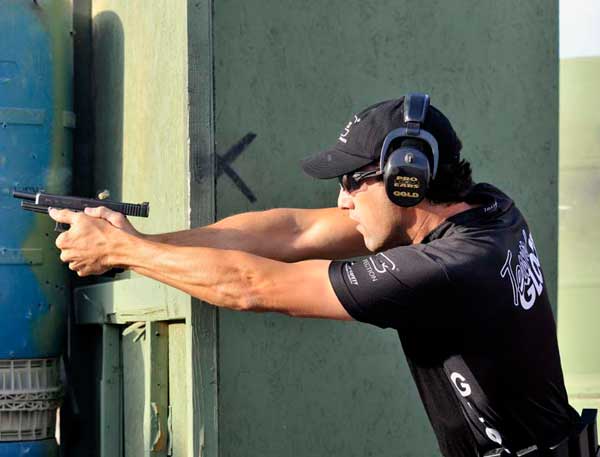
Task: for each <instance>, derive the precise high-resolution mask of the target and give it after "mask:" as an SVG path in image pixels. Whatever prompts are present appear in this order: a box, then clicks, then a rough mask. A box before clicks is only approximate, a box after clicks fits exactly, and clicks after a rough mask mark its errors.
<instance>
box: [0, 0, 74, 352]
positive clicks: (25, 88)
mask: <svg viewBox="0 0 600 457" xmlns="http://www.w3.org/2000/svg"><path fill="white" fill-rule="evenodd" d="M70 21H71V4H70V2H68V1H63V0H47V1H40V2H38V3H37V4H36V3H34V2H30V1H26V2H23V1H10V0H7V1H4V2H3V14H2V17H1V18H0V29H2V31H3V36H4V37H7V39H8V40H10V46H4V47H3V48H2V49H1V50H0V61H3V62H5V65H3V67H2V68H3V70H2V71H1V75H0V87H1V89H2V90H0V107H1V108H2V110H1V111H0V118H2V120H1V121H0V123H1V125H2V128H1V129H0V157H1V159H0V172H1V173H0V211H1V212H2V217H3V219H5V220H10V221H11V222H12V223H11V224H8V225H6V226H5V229H4V231H3V237H2V241H0V245H1V246H2V247H3V248H4V249H6V251H5V254H6V253H7V252H8V251H12V252H13V253H14V252H15V251H19V252H20V253H21V256H22V259H23V260H24V262H23V263H25V264H26V266H20V265H18V262H16V260H18V259H17V257H18V256H17V257H13V258H12V260H11V259H10V258H9V257H10V256H8V257H7V256H6V255H4V256H0V268H1V269H2V277H1V278H0V281H1V285H0V287H1V289H2V293H1V294H0V303H1V305H2V307H3V312H5V313H6V314H8V315H10V316H13V318H12V319H8V320H4V321H3V322H4V324H0V334H1V335H2V337H3V338H2V341H3V347H2V348H0V357H10V358H18V357H21V358H26V357H47V356H56V355H58V354H60V352H61V350H62V344H63V338H64V325H65V318H66V316H65V311H66V309H65V308H66V304H67V303H68V300H69V293H68V276H67V272H66V269H65V268H64V267H63V266H62V265H61V263H60V261H59V259H58V252H57V250H56V248H54V246H53V240H54V233H53V231H52V227H53V225H51V223H50V221H49V220H48V218H45V217H43V216H40V215H33V214H30V213H25V212H23V211H22V210H21V209H20V207H19V205H18V202H16V201H15V200H14V199H12V198H11V195H10V191H11V189H12V188H14V187H21V186H24V187H32V188H44V189H46V190H48V191H50V192H67V191H68V190H69V188H70V184H71V181H70V178H71V176H70V161H71V131H70V129H67V128H65V127H64V122H63V113H64V112H65V111H71V110H72V100H71V98H72V97H71V93H70V91H71V89H72V75H71V73H72V66H71V58H70V50H71V49H72V43H71V35H70V31H71V27H70ZM3 260H4V261H3ZM27 264H28V265H27Z"/></svg>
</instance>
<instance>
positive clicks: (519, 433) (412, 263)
mask: <svg viewBox="0 0 600 457" xmlns="http://www.w3.org/2000/svg"><path fill="white" fill-rule="evenodd" d="M466 202H467V203H470V204H475V205H480V206H478V207H476V208H472V209H470V210H467V211H464V212H462V213H459V214H457V215H455V216H452V217H450V218H448V219H447V220H445V221H444V222H443V223H442V224H441V225H439V226H438V227H437V228H436V229H435V230H433V231H432V232H431V233H430V234H429V235H428V236H427V237H426V238H425V239H424V240H423V241H422V243H420V244H415V245H409V246H399V247H396V248H393V249H390V250H388V251H385V252H380V253H377V254H374V255H370V256H366V257H362V258H359V259H354V260H352V261H333V262H332V263H331V265H330V267H329V275H330V279H331V283H332V285H333V288H334V290H335V293H336V295H337V296H338V298H339V300H340V301H341V303H342V304H343V306H344V308H346V310H347V311H348V313H349V314H350V315H351V316H352V317H353V318H354V319H356V320H358V321H362V322H367V323H370V324H373V325H376V326H379V327H382V328H388V327H391V328H394V329H396V330H397V331H398V334H399V336H400V341H401V343H402V347H403V350H404V353H405V355H406V358H407V361H408V365H409V367H410V369H411V372H412V375H413V378H414V380H415V383H416V386H417V389H418V391H419V394H420V396H421V399H422V401H423V404H424V406H425V410H426V412H427V415H428V417H429V420H430V421H431V424H432V426H433V430H434V432H435V434H436V437H437V439H438V443H439V446H440V449H441V451H442V453H443V455H444V456H446V457H476V456H479V455H481V454H483V452H485V451H487V450H490V449H494V448H497V447H499V441H502V444H503V445H505V446H507V447H509V448H513V449H522V448H524V447H527V446H530V445H532V444H538V445H542V446H548V445H553V444H557V443H558V442H559V441H560V440H561V439H562V438H563V437H565V436H566V435H568V434H569V433H570V432H571V431H572V430H573V428H574V426H575V424H576V423H577V422H578V420H579V415H578V414H577V412H576V411H575V410H574V409H573V408H572V407H571V406H570V405H569V403H568V399H567V394H566V390H565V386H564V380H563V374H562V369H561V365H560V356H559V352H558V344H557V339H556V325H555V321H554V316H553V314H552V310H551V308H550V303H549V300H548V296H547V291H546V281H545V279H544V277H543V273H542V270H541V268H540V260H539V256H538V252H537V250H536V247H535V243H534V240H533V237H532V235H531V233H530V231H529V228H528V227H527V224H526V222H525V220H524V218H523V216H522V214H521V212H520V211H519V210H518V209H517V208H516V207H515V205H514V204H513V202H512V200H511V199H510V198H509V197H508V196H506V195H505V194H503V193H502V192H500V191H499V190H498V189H497V188H495V187H493V186H491V185H489V184H477V185H476V186H474V187H473V189H472V191H471V192H470V193H469V195H468V196H467V198H466ZM456 357H461V359H462V360H463V363H464V364H465V365H466V366H467V368H468V370H470V373H469V374H470V375H471V376H472V377H473V378H474V379H471V380H468V379H467V380H465V378H463V377H462V376H461V375H460V374H458V375H457V374H456V373H453V374H452V376H450V372H449V371H448V368H447V367H446V366H445V364H447V363H448V361H449V360H451V359H453V358H456ZM454 376H457V377H458V379H457V378H456V377H454ZM468 382H472V383H478V385H479V387H480V389H481V390H483V392H484V394H485V396H486V397H487V401H486V402H485V403H484V402H483V400H480V399H479V398H477V397H476V396H475V395H472V396H469V395H468V394H469V393H470V387H469V385H468ZM453 383H454V384H453ZM455 389H456V390H455ZM465 389H468V390H469V392H466V393H467V395H457V391H460V392H461V394H462V393H464V391H465ZM461 397H463V398H464V400H463V398H461ZM467 401H469V402H470V403H469V404H468V405H467V406H468V407H469V408H471V407H472V406H474V408H475V410H476V412H477V417H481V419H480V421H481V422H482V423H486V424H493V429H494V430H497V433H499V435H500V437H501V439H498V436H497V435H496V434H492V435H490V434H489V433H487V436H486V434H484V433H483V432H482V429H481V426H476V425H474V424H473V421H472V420H469V416H468V414H466V413H464V414H463V410H465V409H466V408H465V403H464V402H467ZM461 402H463V403H461ZM471 419H472V418H471ZM486 432H487V429H486Z"/></svg>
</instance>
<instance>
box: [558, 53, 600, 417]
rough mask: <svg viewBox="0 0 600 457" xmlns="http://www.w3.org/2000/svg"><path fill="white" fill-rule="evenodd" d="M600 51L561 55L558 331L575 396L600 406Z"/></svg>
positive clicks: (576, 400) (581, 403)
mask: <svg viewBox="0 0 600 457" xmlns="http://www.w3.org/2000/svg"><path fill="white" fill-rule="evenodd" d="M598 78H600V57H589V58H574V59H561V61H560V200H559V215H560V218H559V222H560V224H559V234H560V238H559V241H560V242H559V262H560V263H559V282H558V285H559V288H558V300H559V301H558V335H559V341H560V345H561V356H562V361H563V366H564V369H565V372H566V373H565V378H566V383H567V390H568V391H569V398H570V400H571V402H572V403H573V404H574V405H576V406H577V407H578V408H579V409H581V408H584V407H586V408H590V407H594V408H600V358H599V357H598V346H599V344H600V337H599V336H598V331H597V325H596V323H597V322H598V319H599V318H600V310H599V309H598V293H599V292H600V281H599V280H598V274H597V273H598V271H599V270H600V249H598V246H599V245H600V234H599V233H598V230H597V227H598V223H600V199H599V198H598V197H599V195H600V173H599V172H600V143H599V141H598V140H599V138H600V137H599V135H598V132H600V114H599V113H598V110H597V106H598V104H599V103H600V90H598Z"/></svg>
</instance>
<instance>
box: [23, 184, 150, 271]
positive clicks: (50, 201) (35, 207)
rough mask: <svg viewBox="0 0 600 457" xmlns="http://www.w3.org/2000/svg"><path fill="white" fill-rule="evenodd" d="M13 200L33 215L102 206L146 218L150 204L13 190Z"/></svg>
mask: <svg viewBox="0 0 600 457" xmlns="http://www.w3.org/2000/svg"><path fill="white" fill-rule="evenodd" d="M12 195H13V197H14V198H19V199H21V208H23V209H24V210H27V211H33V212H35V213H43V214H48V208H57V209H69V210H71V211H83V210H84V209H85V208H97V207H99V206H104V207H106V208H109V209H112V210H113V211H117V212H119V213H121V214H123V215H125V216H136V217H148V213H149V212H150V204H149V203H148V202H144V203H140V204H135V203H123V202H116V201H113V200H102V199H99V198H82V197H73V196H70V195H54V194H47V193H44V192H37V193H31V192H21V191H18V190H13V192H12ZM67 230H69V224H65V223H62V222H57V223H56V226H55V227H54V231H55V232H65V231H67ZM123 271H124V270H123V269H122V268H114V269H112V270H109V271H107V272H106V273H104V274H102V275H101V276H107V277H111V278H114V276H115V274H117V273H122V272H123Z"/></svg>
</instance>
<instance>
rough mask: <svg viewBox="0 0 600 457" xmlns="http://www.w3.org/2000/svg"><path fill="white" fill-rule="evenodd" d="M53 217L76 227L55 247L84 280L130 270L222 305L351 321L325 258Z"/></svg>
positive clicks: (66, 215) (68, 215) (69, 215)
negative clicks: (184, 242)
mask: <svg viewBox="0 0 600 457" xmlns="http://www.w3.org/2000/svg"><path fill="white" fill-rule="evenodd" d="M50 215H51V217H52V218H53V219H55V220H57V221H60V222H64V223H68V224H70V225H71V228H70V229H69V230H68V231H67V232H64V233H62V234H61V235H59V236H58V238H57V239H56V245H57V247H58V248H59V249H61V251H62V252H61V260H62V261H63V262H67V263H69V268H71V269H72V270H74V271H76V272H77V273H78V274H79V276H87V275H90V274H99V273H102V272H104V271H106V270H108V269H111V268H113V267H117V266H120V267H128V268H130V269H132V270H134V271H136V272H138V273H140V274H143V275H145V276H148V277H150V278H153V279H156V280H158V281H161V282H163V283H165V284H168V285H170V286H173V287H176V288H178V289H180V290H182V291H184V292H186V293H188V294H190V295H192V296H194V297H197V298H200V299H201V300H204V301H207V302H209V303H212V304H214V305H217V306H222V307H226V308H231V309H235V310H243V311H259V312H265V311H277V312H281V313H285V314H288V315H292V316H302V317H320V318H329V319H341V320H351V317H350V315H349V314H348V313H347V312H346V311H345V309H344V307H343V306H342V305H341V303H340V302H339V300H338V298H337V296H336V295H335V293H334V291H333V288H332V286H331V284H330V281H329V275H328V267H329V263H330V262H329V261H328V260H308V261H303V262H297V263H285V262H280V261H276V260H272V259H268V258H265V257H259V256H256V255H253V254H250V253H247V252H242V251H234V250H223V249H214V248H206V247H196V246H194V247H191V246H173V245H169V244H165V243H157V242H154V241H150V240H146V239H143V238H140V237H137V236H135V235H133V234H130V233H127V232H125V231H124V230H120V229H118V228H116V227H115V226H114V225H112V224H110V223H109V222H107V221H105V220H102V219H99V218H92V217H89V216H86V215H84V214H81V213H79V214H77V213H73V212H71V211H68V210H61V211H57V210H53V211H52V212H51V213H50Z"/></svg>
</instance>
